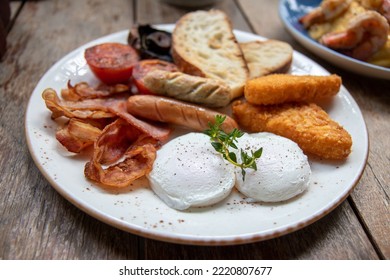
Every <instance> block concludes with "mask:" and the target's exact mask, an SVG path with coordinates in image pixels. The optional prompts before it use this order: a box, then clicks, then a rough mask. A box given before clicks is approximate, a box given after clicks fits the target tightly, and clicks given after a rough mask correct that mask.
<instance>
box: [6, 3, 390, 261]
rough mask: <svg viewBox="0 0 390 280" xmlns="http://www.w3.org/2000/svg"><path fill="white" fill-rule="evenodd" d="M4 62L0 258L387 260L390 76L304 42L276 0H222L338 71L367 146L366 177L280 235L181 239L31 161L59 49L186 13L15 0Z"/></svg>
mask: <svg viewBox="0 0 390 280" xmlns="http://www.w3.org/2000/svg"><path fill="white" fill-rule="evenodd" d="M11 8H12V9H11V10H12V21H11V25H10V26H9V33H8V36H7V40H8V49H7V53H6V55H5V56H4V57H3V58H2V60H1V62H0V99H1V102H0V108H1V115H0V124H1V126H0V130H1V137H0V147H1V148H0V166H1V168H0V170H1V177H0V178H1V179H0V259H370V260H371V259H374V260H375V259H390V214H389V203H390V199H389V195H390V187H389V183H390V172H389V171H390V169H389V168H390V164H389V163H390V145H389V136H390V135H389V132H390V94H389V91H390V82H389V81H384V80H376V79H370V78H366V77H363V76H358V75H355V74H352V73H349V72H346V71H344V70H341V69H339V68H336V67H334V66H332V65H330V64H328V63H327V62H326V61H323V60H321V59H320V58H318V57H316V56H315V55H313V54H311V53H310V52H308V51H307V50H306V49H304V48H303V47H301V46H300V45H299V44H298V43H297V42H295V41H294V40H293V38H292V37H291V36H290V35H289V34H288V33H287V32H286V30H285V29H284V27H283V26H282V23H281V21H280V19H279V17H278V11H277V8H278V4H277V1H269V0H268V1H267V0H236V1H233V0H225V1H223V2H220V3H218V4H217V5H215V8H218V9H221V10H223V11H225V12H226V13H227V14H228V15H229V16H230V18H231V20H232V22H233V25H234V28H235V29H239V30H243V31H248V32H253V33H257V34H259V35H262V36H265V37H269V38H274V39H279V40H284V41H287V42H288V43H290V44H291V45H292V46H293V47H294V48H295V49H296V50H298V51H300V52H302V53H304V54H305V55H307V56H309V57H310V58H312V59H314V60H315V61H317V62H318V63H320V64H321V65H322V66H323V67H325V68H326V69H327V70H328V71H329V72H331V73H336V74H338V75H340V76H341V77H342V79H343V83H344V85H345V87H346V88H347V89H348V90H349V92H350V93H351V94H352V96H353V97H354V98H355V100H356V101H357V103H358V105H359V106H360V108H361V110H362V112H363V115H364V118H365V121H366V124H367V127H368V130H369V141H370V154H369V158H368V163H367V166H366V168H365V171H364V174H363V175H362V177H361V180H360V181H359V183H358V184H357V186H356V188H355V190H354V191H353V192H352V194H351V195H350V196H349V197H348V198H347V199H346V200H345V201H344V202H343V203H342V204H341V205H340V206H339V207H337V208H336V209H335V210H334V211H332V212H331V213H330V214H329V215H327V216H326V217H324V218H322V219H320V220H319V221H317V222H315V223H314V224H312V225H310V226H308V227H306V228H304V229H301V230H298V231H296V232H294V233H291V234H288V235H286V236H282V237H279V238H276V239H272V240H268V241H263V242H257V243H254V244H247V245H238V246H221V247H212V248H210V247H205V246H188V245H176V244H170V243H165V242H160V241H154V240H150V239H146V238H142V237H139V236H136V235H133V234H130V233H127V232H124V231H121V230H118V229H116V228H113V227H111V226H108V225H106V224H104V223H102V222H100V221H98V220H96V219H94V218H92V217H90V216H88V215H87V214H85V213H84V212H82V211H80V210H79V209H78V208H76V207H75V206H73V205H72V204H71V203H69V202H68V201H66V200H65V199H64V198H62V197H61V196H60V195H59V194H58V193H57V192H56V191H55V190H54V189H53V188H52V187H51V186H50V185H49V183H48V181H47V180H46V179H45V178H44V177H43V176H42V175H41V173H40V172H39V170H38V168H37V167H36V166H35V164H34V162H33V160H32V158H31V156H30V154H29V151H28V148H27V145H26V140H25V135H24V112H25V109H26V106H27V102H28V100H29V97H30V95H31V92H32V90H33V89H34V87H35V86H36V84H37V82H38V81H39V79H40V78H41V76H42V75H43V74H44V73H45V72H46V71H47V70H48V69H49V68H50V67H51V66H52V65H53V64H54V63H55V62H56V61H57V60H59V59H60V58H61V57H63V56H64V55H65V54H67V53H68V52H70V51H72V50H73V49H75V48H76V47H78V46H80V45H82V44H84V43H87V42H89V41H91V40H93V39H95V38H98V37H101V36H103V35H107V34H110V33H113V32H116V31H120V30H123V29H128V28H130V27H131V26H132V24H133V23H134V22H141V23H173V22H175V21H176V20H177V19H178V18H179V17H180V16H181V15H183V14H184V13H186V12H188V10H186V9H183V8H178V7H174V6H170V5H168V4H163V3H161V2H160V1H153V0H146V1H145V0H144V1H136V0H112V1H104V0H78V1H73V0H52V1H27V2H26V1H23V2H20V1H12V2H11Z"/></svg>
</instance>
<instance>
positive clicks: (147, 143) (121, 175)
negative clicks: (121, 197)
mask: <svg viewBox="0 0 390 280" xmlns="http://www.w3.org/2000/svg"><path fill="white" fill-rule="evenodd" d="M157 145H158V142H157V141H156V140H155V139H153V138H152V137H149V136H147V135H145V134H144V133H143V132H142V131H140V130H138V129H137V128H136V127H134V126H132V125H131V124H129V123H128V122H127V121H126V120H124V119H122V118H118V119H117V120H116V121H114V122H113V123H111V124H109V125H107V126H106V127H105V128H104V129H103V131H102V133H101V134H100V135H99V137H98V138H97V139H96V141H95V142H94V150H93V155H92V158H91V159H90V161H89V162H87V163H86V165H85V168H84V174H85V177H87V178H88V179H90V180H92V181H95V182H97V183H100V184H103V185H105V186H109V187H115V188H124V187H127V186H129V185H130V184H131V183H132V182H134V181H135V180H136V179H138V178H140V177H142V176H145V175H146V174H148V173H149V172H150V170H151V169H152V165H153V162H154V160H155V159H156V146H157ZM122 157H123V160H122V161H120V162H119V163H117V161H118V160H120V159H121V158H122ZM104 165H108V167H104Z"/></svg>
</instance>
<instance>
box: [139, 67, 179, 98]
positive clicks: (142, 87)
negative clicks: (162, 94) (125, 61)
mask: <svg viewBox="0 0 390 280" xmlns="http://www.w3.org/2000/svg"><path fill="white" fill-rule="evenodd" d="M153 69H159V70H165V71H170V72H176V71H179V69H178V68H177V66H176V65H175V64H173V63H170V62H167V61H164V60H159V59H146V60H141V61H139V62H138V63H136V64H135V65H134V68H133V79H134V84H135V85H136V87H137V88H138V91H139V93H142V94H153V92H150V90H149V89H148V88H147V87H146V86H145V83H144V82H143V78H144V76H145V75H146V74H147V73H148V72H149V71H152V70H153Z"/></svg>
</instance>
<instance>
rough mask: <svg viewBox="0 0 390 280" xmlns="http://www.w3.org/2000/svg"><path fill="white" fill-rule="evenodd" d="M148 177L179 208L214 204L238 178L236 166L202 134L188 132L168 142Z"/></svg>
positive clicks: (172, 205) (160, 192)
mask: <svg viewBox="0 0 390 280" xmlns="http://www.w3.org/2000/svg"><path fill="white" fill-rule="evenodd" d="M147 177H148V179H149V182H150V186H151V188H152V189H153V191H154V192H155V193H156V194H157V195H158V196H159V197H160V198H161V199H162V200H163V201H164V202H165V203H166V204H167V205H168V206H170V207H172V208H174V209H178V210H185V209H187V208H189V207H200V206H208V205H213V204H215V203H217V202H219V201H221V200H223V199H224V198H226V197H227V196H228V195H229V194H230V192H231V190H232V189H233V187H234V184H235V181H236V176H235V174H234V167H233V166H232V165H230V164H229V163H227V162H226V161H224V160H223V158H222V157H221V156H220V155H219V154H217V153H216V152H215V151H214V150H213V148H212V147H211V145H210V139H209V137H207V136H206V135H205V134H202V133H188V134H185V135H183V136H180V137H177V138H175V139H173V140H171V141H170V142H168V143H167V144H165V145H164V146H163V147H162V148H161V149H160V150H158V151H157V158H156V160H155V162H154V164H153V169H152V171H151V172H150V173H149V174H148V175H147Z"/></svg>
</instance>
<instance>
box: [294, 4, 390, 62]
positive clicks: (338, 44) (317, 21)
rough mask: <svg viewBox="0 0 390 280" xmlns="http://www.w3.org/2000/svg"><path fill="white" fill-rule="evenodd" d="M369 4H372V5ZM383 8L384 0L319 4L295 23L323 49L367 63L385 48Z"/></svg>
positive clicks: (386, 27) (387, 13) (386, 19)
mask: <svg viewBox="0 0 390 280" xmlns="http://www.w3.org/2000/svg"><path fill="white" fill-rule="evenodd" d="M369 2H375V5H371V4H370V3H369ZM378 3H379V5H378ZM387 6H389V2H388V1H387V0H386V1H357V0H348V1H345V0H323V1H322V2H321V4H320V6H319V7H317V8H316V9H314V10H312V11H311V12H309V13H308V14H306V15H304V16H303V17H301V18H300V20H299V21H300V23H302V25H303V26H304V27H305V28H306V29H308V33H309V35H310V37H311V38H313V39H314V40H317V41H318V42H320V43H321V44H323V45H324V46H327V47H329V48H331V49H334V50H336V51H338V52H340V53H343V54H345V55H347V56H350V57H353V58H356V59H358V60H362V61H368V60H370V58H371V57H372V56H373V55H375V54H376V53H377V52H378V51H381V50H382V49H383V48H386V42H387V41H388V35H389V29H390V28H389V22H388V18H390V17H389V12H388V11H389V8H388V7H387ZM381 13H382V14H383V15H382V14H381ZM385 16H387V18H386V17H385Z"/></svg>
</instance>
